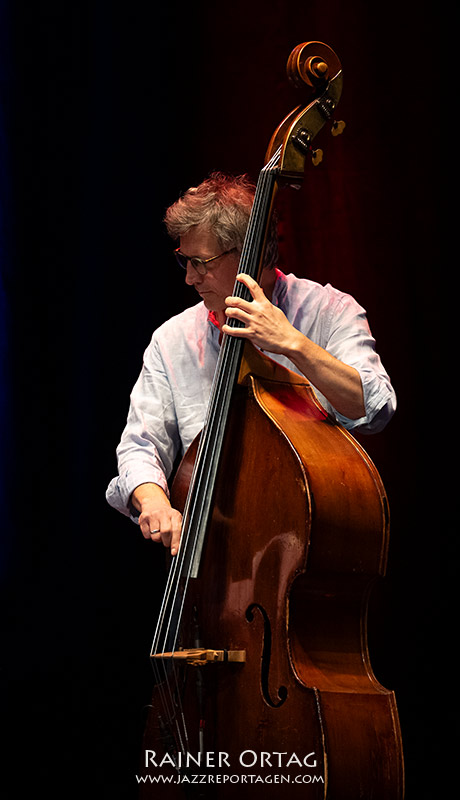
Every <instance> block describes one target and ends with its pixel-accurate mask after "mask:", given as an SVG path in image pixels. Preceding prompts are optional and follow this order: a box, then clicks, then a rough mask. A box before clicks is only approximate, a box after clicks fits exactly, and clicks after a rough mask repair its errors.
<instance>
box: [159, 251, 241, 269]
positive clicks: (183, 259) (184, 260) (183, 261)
mask: <svg viewBox="0 0 460 800" xmlns="http://www.w3.org/2000/svg"><path fill="white" fill-rule="evenodd" d="M235 250H236V247H232V249H231V250H225V251H224V252H223V253H219V255H218V256H211V258H198V256H186V255H185V254H184V253H181V251H180V248H179V247H178V248H177V250H174V255H175V257H176V261H177V263H178V264H179V266H180V267H182V269H187V264H188V262H189V261H190V263H191V265H192V267H193V268H194V269H196V271H197V272H198V273H199V274H200V275H206V273H207V271H208V268H207V266H206V264H209V262H210V261H215V260H216V258H222V256H226V255H228V254H229V253H233V252H234V251H235Z"/></svg>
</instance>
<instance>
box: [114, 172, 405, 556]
mask: <svg viewBox="0 0 460 800" xmlns="http://www.w3.org/2000/svg"><path fill="white" fill-rule="evenodd" d="M253 197H254V187H253V186H252V185H251V184H250V183H249V182H248V181H247V180H246V179H245V178H244V177H243V178H229V177H226V176H224V175H221V174H219V173H214V174H213V175H211V176H210V178H209V179H208V180H206V181H204V182H203V183H202V184H201V185H200V186H198V187H196V188H192V189H189V190H188V191H187V192H186V193H185V194H184V196H183V197H181V198H180V199H179V200H178V201H177V202H176V203H174V204H173V205H172V206H171V207H170V208H169V209H168V210H167V213H166V217H165V222H166V226H167V230H168V233H169V234H170V235H171V237H172V238H173V239H175V240H177V239H178V240H179V242H180V246H179V248H178V249H177V250H176V251H175V255H176V258H177V260H178V262H179V264H180V265H181V266H182V267H183V268H184V269H185V271H186V273H185V280H186V282H187V283H188V284H189V285H191V286H193V287H194V288H195V289H196V291H197V292H198V294H199V295H200V297H201V302H200V303H198V304H197V305H195V306H193V307H192V308H189V309H187V310H186V311H184V312H182V313H181V314H178V315H177V316H176V317H173V318H172V319H170V320H168V321H167V322H165V323H164V324H163V325H162V326H160V328H158V330H157V331H155V333H154V335H153V337H152V340H151V342H150V345H149V346H148V348H147V350H146V351H145V354H144V365H143V369H142V372H141V375H140V377H139V379H138V381H137V383H136V385H135V387H134V389H133V392H132V395H131V405H130V409H129V415H128V421H127V425H126V428H125V430H124V432H123V435H122V438H121V442H120V444H119V446H118V449H117V456H118V468H119V475H118V477H117V478H114V479H113V480H112V481H111V482H110V484H109V487H108V490H107V500H108V502H109V503H110V504H111V505H112V506H113V507H114V508H116V509H118V510H119V511H121V512H122V513H124V514H126V515H129V516H131V518H132V519H133V520H135V521H137V522H138V524H139V526H140V529H141V531H142V534H143V536H144V537H145V538H147V539H152V540H153V541H155V542H162V543H163V544H164V545H165V546H168V547H170V548H171V554H172V555H175V554H176V553H177V549H178V545H179V539H180V527H181V514H180V513H179V511H177V510H176V509H173V508H172V507H171V505H170V502H169V499H168V485H167V480H168V478H169V476H170V474H171V471H172V468H173V464H174V461H175V458H176V456H177V454H178V453H183V452H185V450H186V449H187V448H188V446H189V445H190V444H191V442H192V441H193V439H194V438H195V436H196V435H197V434H198V433H199V431H200V430H201V429H202V427H203V424H204V420H205V413H206V405H207V401H208V397H209V393H210V389H211V383H212V379H213V374H214V370H215V366H216V363H217V358H218V353H219V347H220V339H221V335H222V334H227V335H229V336H242V337H244V338H245V339H249V341H250V342H252V344H254V345H255V346H256V347H258V348H260V349H261V350H263V351H265V352H267V353H268V354H269V355H270V357H271V358H273V359H275V360H276V361H278V362H279V363H281V364H282V365H283V366H287V367H289V368H290V369H292V370H294V371H297V372H298V373H300V374H303V375H305V376H306V377H307V378H308V380H309V381H310V383H311V384H312V386H313V387H314V389H315V391H316V393H317V395H318V398H319V400H320V402H321V403H322V404H323V405H324V406H325V408H326V409H327V410H328V411H329V412H331V413H332V414H333V415H334V416H335V417H336V419H337V420H338V421H339V422H340V423H341V424H342V425H344V427H346V428H347V429H348V430H352V431H353V430H360V431H364V432H369V433H372V432H375V431H378V430H382V428H383V427H384V426H385V425H386V424H387V422H388V420H389V419H390V418H391V416H392V414H393V413H394V410H395V408H396V397H395V393H394V390H393V388H392V386H391V383H390V379H389V377H388V375H387V373H386V372H385V370H384V368H383V366H382V364H381V361H380V358H379V356H378V355H377V353H376V352H375V342H374V339H373V338H372V335H371V333H370V330H369V327H368V324H367V320H366V316H365V312H364V309H363V308H361V306H359V305H358V304H357V303H356V301H355V300H354V299H353V298H352V297H351V296H350V295H346V294H343V293H341V292H339V291H337V290H336V289H334V288H332V287H331V286H330V285H327V286H324V287H323V286H320V285H319V284H316V283H313V282H312V281H309V280H306V279H299V278H296V277H295V276H294V275H284V274H283V273H282V272H280V270H278V269H276V268H275V266H274V263H275V252H276V247H275V245H274V237H273V236H272V237H271V239H270V242H269V244H268V246H267V254H266V258H265V262H264V264H265V267H264V269H263V272H262V276H261V279H260V285H258V284H257V283H256V282H255V281H254V280H252V278H250V277H249V276H247V275H244V274H243V275H238V280H239V281H241V283H243V284H245V286H246V287H247V288H248V289H249V292H250V294H251V297H252V302H247V301H245V300H243V299H241V298H237V297H234V296H232V292H233V287H234V284H235V279H236V278H237V272H238V264H239V257H240V254H241V249H242V246H243V241H244V235H245V231H246V227H247V224H248V220H249V215H250V211H251V207H252V202H253ZM227 317H228V318H235V319H237V320H240V321H241V322H243V323H244V328H236V329H235V328H231V327H229V326H228V325H227V324H226V318H227Z"/></svg>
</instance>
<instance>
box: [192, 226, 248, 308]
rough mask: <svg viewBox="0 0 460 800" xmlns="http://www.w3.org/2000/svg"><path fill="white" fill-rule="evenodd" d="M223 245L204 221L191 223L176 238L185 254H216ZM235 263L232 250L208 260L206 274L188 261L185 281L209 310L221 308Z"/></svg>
mask: <svg viewBox="0 0 460 800" xmlns="http://www.w3.org/2000/svg"><path fill="white" fill-rule="evenodd" d="M224 249H225V248H223V247H221V246H220V245H219V243H218V241H217V239H216V237H215V236H214V234H213V233H211V232H210V230H209V229H208V228H207V227H206V226H205V225H195V227H193V228H191V229H190V230H189V231H188V233H186V234H184V236H181V238H180V250H181V252H182V253H183V254H184V255H186V256H190V257H193V256H195V257H196V256H197V257H198V258H202V259H203V260H204V259H206V258H212V257H213V256H218V255H220V253H222V252H224ZM238 263H239V253H238V252H237V251H236V250H235V251H233V252H231V253H227V254H226V255H223V256H222V257H221V258H217V259H216V260H215V261H211V262H210V264H209V266H208V272H207V273H206V275H200V273H199V272H197V270H196V269H195V268H194V267H192V265H191V263H190V261H188V262H187V272H186V276H185V282H186V283H188V284H189V286H194V287H195V289H196V291H197V292H198V294H199V295H200V297H201V298H202V300H203V302H204V304H205V306H206V308H207V309H208V310H209V311H216V312H223V310H224V309H225V303H224V300H225V298H226V297H228V296H229V295H231V294H233V287H234V285H235V278H236V274H237V271H238Z"/></svg>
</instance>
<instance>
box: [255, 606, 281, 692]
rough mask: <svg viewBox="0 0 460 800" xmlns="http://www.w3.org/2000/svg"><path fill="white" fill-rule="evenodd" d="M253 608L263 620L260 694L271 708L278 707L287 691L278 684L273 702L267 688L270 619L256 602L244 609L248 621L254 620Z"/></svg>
mask: <svg viewBox="0 0 460 800" xmlns="http://www.w3.org/2000/svg"><path fill="white" fill-rule="evenodd" d="M254 609H257V610H258V611H259V612H260V614H261V615H262V619H263V621H264V641H263V650H262V660H261V667H260V685H261V688H262V695H263V697H264V700H265V702H266V703H267V704H268V705H269V706H271V707H272V708H279V707H280V706H282V705H283V703H284V701H285V700H286V698H287V694H288V692H287V689H286V687H285V686H280V687H279V689H278V692H277V695H278V698H279V699H278V702H276V703H275V701H274V700H272V698H271V697H270V692H269V689H268V675H269V671H270V659H271V654H272V629H271V625H270V620H269V618H268V615H267V612H266V611H265V609H264V608H262V606H259V604H258V603H252V604H251V605H250V606H248V608H247V610H246V619H247V621H248V622H252V621H253V620H254V613H253V612H254Z"/></svg>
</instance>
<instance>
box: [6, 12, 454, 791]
mask: <svg viewBox="0 0 460 800" xmlns="http://www.w3.org/2000/svg"><path fill="white" fill-rule="evenodd" d="M446 8H447V6H445V4H443V3H438V4H436V6H432V5H429V4H425V5H424V4H423V3H422V4H420V3H415V2H404V0H403V1H402V2H399V3H389V4H385V5H384V4H379V3H368V2H364V0H363V1H362V2H360V1H359V0H357V1H356V2H349V3H344V2H339V0H331V2H329V3H320V2H318V0H306V2H304V3H302V4H300V3H297V2H292V0H285V2H272V3H262V2H260V1H259V0H255V2H252V3H248V2H242V1H241V0H235V2H233V3H232V4H228V5H225V6H224V5H215V4H213V3H210V2H201V3H197V4H194V6H193V7H192V6H189V7H184V6H182V4H176V3H175V2H169V3H166V4H165V5H164V6H156V5H155V4H152V3H149V2H146V1H145V0H133V1H132V2H131V3H130V4H129V5H128V4H125V5H124V6H123V8H119V7H118V6H117V5H116V4H112V3H109V2H102V0H94V2H89V1H88V2H84V1H83V0H82V2H78V3H72V2H66V3H55V4H54V3H53V2H51V0H45V2H41V3H30V4H28V3H26V2H23V0H19V2H14V3H13V2H6V1H5V0H3V1H2V2H1V3H0V14H1V19H0V22H1V26H0V28H1V42H0V44H1V90H2V111H1V113H2V116H1V118H0V125H1V142H0V145H1V148H2V150H1V176H2V188H1V198H0V200H1V209H2V227H1V231H0V233H1V239H0V245H1V257H2V284H1V286H0V290H1V298H0V299H1V306H0V311H1V315H2V319H1V335H2V339H1V343H2V358H3V361H2V381H3V383H2V394H1V410H2V439H3V445H2V457H3V463H2V470H3V471H2V480H1V492H2V500H3V501H4V502H3V511H2V530H3V535H2V612H3V614H2V634H1V642H2V650H3V654H2V662H1V678H2V689H3V690H4V698H3V700H2V710H4V709H7V713H2V717H3V719H4V720H5V722H6V726H5V727H6V737H7V743H8V745H9V747H8V749H5V746H4V747H3V749H2V756H3V757H4V762H5V763H4V766H2V782H3V783H4V787H2V788H3V789H4V793H3V796H4V797H5V798H8V800H9V798H18V797H23V796H24V797H25V796H27V797H29V796H33V792H34V790H38V789H40V790H42V789H44V790H45V792H46V794H47V796H54V795H56V796H59V797H64V796H65V797H69V796H73V794H75V796H93V795H94V796H98V797H102V798H106V797H107V798H109V797H110V798H113V800H115V799H116V798H120V799H124V798H126V799H128V798H131V797H134V796H135V787H134V778H133V776H134V773H135V771H136V764H137V757H138V752H139V745H140V738H139V737H140V735H141V731H142V721H143V711H142V709H143V706H144V704H145V703H147V702H148V701H149V695H150V682H151V674H150V665H149V663H148V653H149V648H150V642H151V639H152V635H153V629H154V621H155V616H156V610H157V604H158V599H159V596H160V595H161V581H162V570H161V566H160V565H161V563H162V559H161V558H159V551H158V550H156V549H155V548H154V547H152V546H151V545H150V543H147V542H145V541H144V540H143V539H142V537H141V536H140V534H139V532H138V530H137V529H136V528H135V527H134V526H133V525H132V524H131V523H130V522H129V521H128V520H126V519H125V518H123V517H122V516H121V515H118V514H117V513H116V512H115V511H113V510H112V509H110V508H109V507H108V506H107V505H106V502H105V489H106V485H107V483H108V481H109V480H110V478H111V477H112V476H113V475H114V474H115V471H116V465H115V447H116V445H117V443H118V439H119V436H120V433H121V430H122V428H123V426H124V422H125V419H126V413H127V407H128V396H129V392H130V389H131V387H132V385H133V383H134V381H135V379H136V377H137V375H138V373H139V370H140V367H141V360H142V353H143V350H144V348H145V347H146V345H147V343H148V341H149V339H150V336H151V333H152V330H153V329H154V328H155V327H156V326H157V325H158V324H159V323H160V322H162V321H163V320H164V319H165V318H167V317H169V316H171V314H173V313H176V312H177V311H179V310H181V309H182V308H183V307H184V306H185V305H187V304H190V303H192V302H195V297H194V296H193V292H191V290H189V289H187V287H185V286H184V285H183V276H182V275H181V274H179V273H178V271H177V269H176V267H175V264H174V263H173V260H172V258H171V256H170V249H171V243H170V242H169V240H168V239H167V237H166V234H165V232H164V231H163V228H162V224H161V220H162V216H163V213H164V210H165V208H166V207H167V205H169V204H170V203H171V202H173V201H174V200H175V199H176V197H177V196H178V194H179V192H180V191H181V190H184V189H186V188H187V187H188V186H190V185H194V184H196V183H198V182H200V181H201V180H202V179H203V178H204V177H205V176H206V175H207V174H208V172H209V171H211V170H212V169H221V170H225V171H229V172H236V173H241V172H248V173H249V174H250V175H251V176H252V177H253V178H254V179H256V178H257V175H258V172H259V170H260V168H261V166H262V165H263V158H264V153H265V149H266V147H267V144H268V141H269V139H270V137H271V135H272V132H273V130H274V129H275V127H276V126H277V125H278V123H279V122H280V121H281V119H282V118H283V117H284V116H285V114H287V113H288V112H289V111H290V110H291V108H292V107H293V106H294V105H296V104H297V102H298V99H297V98H296V97H295V95H294V92H293V90H292V89H291V88H290V87H289V86H288V84H287V81H286V78H285V65H286V61H287V57H288V55H289V53H290V51H291V50H292V48H293V47H294V46H296V45H297V44H299V43H300V42H303V41H307V40H315V39H318V40H321V41H324V42H326V43H327V44H329V45H330V46H331V47H333V48H334V50H335V51H336V52H337V54H338V56H339V58H340V60H341V62H342V65H343V69H344V81H345V83H344V93H343V96H342V101H341V104H340V107H339V112H340V113H339V114H338V117H339V118H343V119H344V120H345V121H346V123H347V127H346V129H345V133H344V134H343V135H342V136H341V137H338V138H337V139H333V138H332V137H331V136H330V134H329V132H328V131H327V132H322V134H321V143H320V142H318V144H320V145H321V146H322V148H323V149H324V152H325V158H324V161H323V163H322V164H321V165H320V166H319V167H317V168H316V169H315V168H313V167H311V168H310V167H309V168H308V169H307V175H306V180H305V182H304V185H303V187H302V189H301V190H300V191H299V192H294V191H292V190H286V192H283V193H282V197H281V198H280V209H279V210H280V218H281V224H280V234H281V266H282V267H284V269H285V270H286V271H293V272H295V273H296V274H298V275H300V276H308V277H310V278H312V279H314V280H317V281H319V282H321V283H326V282H328V281H329V282H331V283H332V284H333V285H335V286H336V287H338V288H340V289H342V290H344V291H349V292H350V293H351V294H353V295H354V296H355V297H356V298H357V299H358V300H359V302H361V303H362V304H363V305H364V306H365V308H366V309H367V311H368V315H369V319H370V324H371V327H372V330H373V333H374V335H375V337H376V339H377V344H378V349H379V352H380V354H381V356H382V360H383V362H384V364H385V366H386V368H387V370H388V371H389V373H390V375H391V377H392V380H393V382H394V385H395V387H396V391H397V394H398V400H399V407H398V411H397V414H396V416H395V418H394V419H393V421H392V422H391V423H390V425H389V426H388V428H387V429H386V431H384V432H383V433H381V434H379V435H377V436H375V437H368V438H367V439H366V440H365V442H364V444H365V446H366V448H367V449H368V451H369V453H370V454H371V456H372V457H373V458H374V460H375V462H376V464H377V466H378V468H379V471H380V473H381V475H382V477H383V480H384V483H385V485H386V488H387V491H388V494H389V498H390V505H391V513H392V535H391V548H390V560H389V568H388V577H387V580H386V584H385V588H384V590H382V592H381V593H380V596H381V598H382V599H383V606H380V609H383V610H380V611H379V612H377V611H376V612H375V614H373V615H372V618H371V623H372V624H371V655H372V663H373V666H374V669H375V671H376V673H377V677H378V678H379V679H380V680H381V681H382V683H383V684H384V685H385V686H387V687H388V688H392V689H394V690H395V691H396V696H397V700H398V705H399V712H400V719H401V725H402V730H403V737H404V744H405V754H406V768H407V789H408V791H407V798H408V800H414V798H415V799H416V798H418V797H419V796H420V792H421V787H423V788H424V789H425V791H426V792H427V796H431V797H438V796H441V784H442V783H443V782H444V781H445V779H446V777H447V773H448V765H447V762H446V755H445V741H446V736H447V731H448V730H449V729H447V730H446V726H447V723H448V719H449V716H448V711H447V710H446V709H450V708H451V707H452V698H451V696H450V693H447V692H446V691H445V689H444V688H443V687H444V686H445V681H446V678H445V677H443V676H445V675H447V674H448V672H449V669H450V667H449V666H448V665H449V661H450V658H451V656H452V653H451V649H452V642H451V639H450V638H449V627H448V625H446V618H447V615H448V612H449V598H448V596H447V591H448V588H449V585H450V584H451V583H452V581H453V576H454V574H455V572H454V570H455V569H456V563H457V562H456V552H455V551H454V547H453V544H452V539H453V537H452V536H451V535H449V534H452V533H453V512H452V515H451V513H450V509H451V508H452V507H453V505H454V504H453V497H452V484H450V483H449V481H448V475H449V473H450V471H451V468H450V466H449V464H450V462H449V460H448V459H447V454H448V453H450V452H451V448H452V446H453V435H454V431H455V426H454V425H453V426H451V422H452V419H451V414H450V412H448V411H447V408H448V406H447V391H446V388H447V385H448V384H446V371H445V369H446V367H445V361H444V360H443V359H444V357H443V353H444V352H445V347H446V342H447V341H448V339H449V335H448V329H447V319H448V306H449V295H450V293H451V291H452V289H451V288H450V272H451V271H452V258H451V256H450V252H448V251H446V244H445V243H446V238H445V236H444V233H443V231H442V225H441V213H443V212H442V196H443V191H444V187H443V186H442V185H441V183H442V181H441V176H444V175H445V174H446V172H448V171H449V170H451V168H452V160H451V157H450V151H449V141H450V140H449V139H448V138H447V137H446V136H445V135H444V131H443V130H441V124H440V122H439V120H441V122H442V124H443V125H444V124H446V119H445V118H444V117H445V116H447V118H450V108H451V106H450V105H449V102H447V103H446V102H445V98H444V94H443V89H442V86H443V82H444V81H445V77H446V74H447V75H449V69H450V63H449V53H450V49H449V48H448V47H447V45H446V43H445V42H446V38H445V37H446V32H447V29H448V28H449V26H450V24H451V20H450V19H449V13H448V11H447V10H446ZM449 8H450V6H449ZM441 112H442V113H441ZM440 242H442V243H443V246H440ZM441 564H442V569H441ZM441 576H442V582H441ZM441 752H442V754H441Z"/></svg>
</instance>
